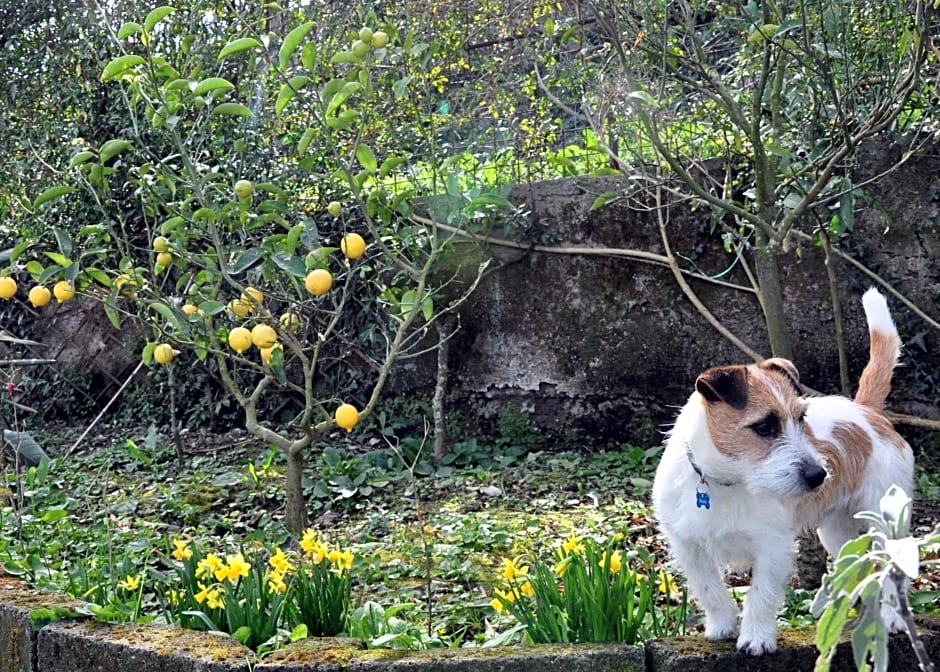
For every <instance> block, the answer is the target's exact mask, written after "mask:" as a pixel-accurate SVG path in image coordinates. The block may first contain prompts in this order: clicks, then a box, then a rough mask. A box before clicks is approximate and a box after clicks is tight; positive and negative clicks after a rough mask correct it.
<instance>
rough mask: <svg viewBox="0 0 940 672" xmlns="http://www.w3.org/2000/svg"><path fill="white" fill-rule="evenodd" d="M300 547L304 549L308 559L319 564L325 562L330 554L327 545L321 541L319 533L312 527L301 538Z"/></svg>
mask: <svg viewBox="0 0 940 672" xmlns="http://www.w3.org/2000/svg"><path fill="white" fill-rule="evenodd" d="M300 548H301V549H302V550H303V552H304V555H305V556H306V557H307V559H308V560H310V561H312V562H313V563H314V564H317V565H319V564H320V563H321V562H323V561H324V560H325V559H326V558H327V555H328V554H329V550H328V549H327V547H326V545H325V544H324V543H323V542H322V541H320V539H319V538H318V537H317V533H316V532H314V531H313V530H312V529H310V528H307V529H306V530H305V531H304V536H303V538H302V539H301V540H300Z"/></svg>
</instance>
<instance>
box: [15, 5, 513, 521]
mask: <svg viewBox="0 0 940 672" xmlns="http://www.w3.org/2000/svg"><path fill="white" fill-rule="evenodd" d="M311 11H314V9H313V8H311ZM177 16H178V12H177V11H176V10H175V9H174V8H173V7H172V6H169V5H167V6H161V7H158V8H156V9H154V10H152V11H151V12H149V13H148V14H146V15H145V16H142V17H140V18H139V19H138V20H135V21H129V22H127V23H125V24H123V25H119V26H114V27H113V28H114V30H113V32H114V35H115V36H116V38H117V42H116V43H115V44H114V45H112V46H113V48H114V49H115V51H116V52H117V53H116V55H115V56H114V57H113V58H111V59H110V60H109V61H108V62H107V63H106V64H105V65H104V67H103V68H102V72H101V75H100V79H101V81H102V83H103V85H104V86H106V87H109V89H113V90H121V91H122V96H121V98H122V99H123V100H126V101H127V103H128V104H129V105H130V106H131V107H130V110H129V112H130V114H132V115H133V116H134V117H135V118H136V119H139V120H140V122H141V123H140V124H139V128H137V127H135V128H130V129H126V130H125V131H123V133H124V135H122V136H120V137H112V138H99V139H96V140H95V141H94V142H90V141H86V140H83V142H81V143H76V144H75V145H73V146H71V147H70V149H69V152H70V154H71V158H70V177H71V179H70V181H68V182H67V183H63V184H56V185H51V186H49V187H47V189H46V190H45V191H43V192H41V193H40V194H38V195H37V196H36V197H35V199H34V202H33V203H32V206H33V207H34V209H35V212H36V213H38V215H40V216H42V215H43V213H46V212H49V213H50V216H51V212H52V210H53V209H54V208H55V207H58V206H57V205H56V204H58V203H61V202H68V201H69V199H76V198H81V197H82V196H83V195H84V196H85V197H87V198H89V199H91V200H92V202H94V203H96V204H100V205H101V207H103V208H106V209H107V208H109V204H111V203H113V202H114V201H113V199H111V197H110V194H111V193H112V192H113V190H114V189H115V187H119V186H126V187H127V188H128V190H129V191H132V192H133V193H134V194H135V201H134V202H133V204H132V205H133V207H132V208H118V207H111V208H110V209H108V210H107V218H109V221H114V222H117V223H118V225H117V226H110V227H85V228H84V229H82V231H81V232H80V234H79V235H80V236H81V239H80V240H78V239H76V240H74V241H73V240H72V236H71V234H68V233H66V232H65V231H62V232H61V233H57V235H56V243H57V245H56V248H45V249H43V248H40V247H39V246H36V245H34V244H33V245H24V246H21V247H18V248H17V249H16V250H14V253H13V255H12V257H11V260H12V262H13V263H14V264H17V265H20V266H25V267H27V268H26V270H27V271H28V272H29V273H30V275H32V277H33V279H34V280H35V281H36V282H37V283H44V282H47V281H52V280H54V279H64V280H67V281H68V282H69V283H71V286H73V287H75V288H76V289H77V290H78V291H80V292H84V293H86V294H88V295H89V296H94V297H97V298H98V299H99V300H100V301H101V302H102V304H103V306H104V310H105V312H106V314H107V315H108V317H109V318H110V319H111V321H112V322H113V323H114V324H115V325H120V324H122V323H123V322H124V321H126V320H135V321H138V322H139V323H141V324H142V325H143V326H144V327H145V329H147V330H149V331H150V332H151V334H152V337H151V343H150V344H148V345H147V346H146V347H145V348H144V351H143V358H144V361H145V362H147V363H157V364H162V365H166V366H167V367H169V370H171V371H172V369H173V367H175V366H179V365H180V364H181V363H183V362H185V363H186V365H192V364H195V363H198V362H201V361H207V360H209V359H212V360H214V362H215V364H216V365H217V366H216V368H217V371H218V376H219V379H220V383H221V384H222V385H223V386H224V388H225V390H226V391H227V393H228V394H229V395H230V397H231V398H232V399H234V400H235V401H236V402H237V403H238V405H239V406H240V407H241V408H242V410H243V412H244V417H245V426H246V429H247V430H248V431H249V432H250V433H252V434H253V435H255V436H256V437H258V438H260V439H261V440H262V441H264V442H265V443H266V444H273V445H276V446H278V447H279V448H280V449H282V450H283V451H284V453H285V454H286V456H287V465H288V470H287V484H286V495H285V496H286V500H287V507H286V508H287V517H288V520H287V522H288V525H289V527H290V528H291V529H292V530H295V531H298V530H301V529H303V527H304V525H305V522H306V521H305V507H304V502H303V490H302V475H303V469H304V464H305V452H306V451H307V449H308V448H309V447H310V446H311V444H312V443H313V441H314V440H316V439H317V437H320V436H322V435H323V434H325V433H327V432H330V431H334V430H336V429H342V430H346V431H353V430H354V429H355V428H356V427H357V426H359V425H360V424H361V422H362V421H363V420H365V419H366V418H367V417H368V416H369V415H370V414H371V413H372V412H373V410H374V409H375V407H376V404H377V402H378V400H379V398H380V396H381V393H382V391H383V389H384V386H385V384H386V382H387V380H388V378H389V376H390V375H391V373H392V369H393V367H394V365H395V363H396V362H397V361H398V360H399V359H401V358H402V357H406V356H408V355H409V354H411V353H412V352H413V351H416V349H417V348H418V347H419V342H420V338H419V336H420V334H421V333H423V331H424V330H426V329H427V328H428V325H430V324H431V323H432V322H433V321H434V320H436V319H438V318H439V317H440V316H441V315H445V314H447V312H449V311H452V310H454V309H455V308H456V307H457V306H458V305H459V303H460V302H461V301H463V300H464V299H465V298H466V295H467V293H468V292H469V291H470V290H472V288H473V287H474V286H475V282H469V283H467V284H466V286H465V288H464V289H463V290H461V291H456V292H450V293H449V294H446V295H445V294H441V293H439V289H441V287H440V286H438V285H435V282H434V281H433V280H432V278H436V277H437V276H435V275H434V274H433V273H432V271H433V270H434V269H435V268H436V267H437V265H438V263H439V261H440V259H441V257H442V255H444V254H445V253H446V251H447V250H448V248H449V246H450V245H451V244H452V241H453V236H454V235H456V234H454V233H453V230H452V229H447V230H446V231H445V230H443V229H440V228H438V226H437V225H436V224H435V223H434V222H431V223H428V221H427V220H419V219H415V218H413V217H412V207H411V205H410V200H411V198H412V197H414V196H417V195H419V194H418V193H417V192H416V191H415V190H413V189H405V190H402V189H401V187H400V186H399V185H400V183H399V182H398V178H399V177H400V176H402V175H408V174H409V173H408V171H407V168H408V163H409V156H408V155H407V153H406V152H405V151H403V148H397V149H396V148H395V147H393V146H381V147H379V146H371V145H370V144H368V143H367V142H366V140H365V138H366V137H368V135H369V134H368V132H367V131H368V130H369V129H377V128H385V126H386V125H387V123H388V119H387V117H388V115H387V114H383V113H382V106H383V105H386V104H387V102H386V101H389V100H395V101H397V103H396V104H397V105H399V106H401V109H399V110H397V111H396V114H397V115H402V114H407V113H410V114H412V115H414V119H415V123H414V126H415V128H422V129H431V128H432V123H430V122H429V121H428V120H432V121H433V120H437V119H439V116H438V115H437V114H436V113H435V112H434V110H435V109H436V108H435V106H436V104H437V103H436V97H435V96H433V95H428V91H427V90H426V87H427V86H429V83H430V82H431V81H432V80H431V79H430V73H431V72H433V71H434V68H435V63H434V62H433V60H432V59H429V58H428V57H427V54H425V53H424V52H423V51H422V50H421V49H420V48H419V47H418V46H417V44H418V43H419V40H417V38H418V37H419V36H417V35H414V34H411V33H409V34H403V33H401V32H399V30H398V29H397V28H396V26H395V25H393V24H391V23H389V22H387V21H386V22H382V21H379V20H378V18H377V17H376V16H375V15H374V14H369V13H366V14H364V15H363V16H356V15H350V16H349V17H347V18H348V20H349V21H352V22H353V23H348V24H347V25H345V26H337V30H336V34H335V35H334V36H330V35H329V34H326V33H322V32H317V33H316V40H314V32H313V26H314V23H315V21H314V20H313V18H311V17H303V16H298V17H296V18H295V19H293V23H292V24H290V25H289V26H288V27H287V28H286V30H285V31H284V32H283V34H280V35H276V34H274V33H272V32H270V31H267V30H266V31H265V32H264V34H261V33H258V32H254V31H255V30H256V27H257V26H256V24H253V23H251V22H247V21H246V22H244V23H238V22H235V23H233V24H232V25H230V26H219V27H218V29H220V30H224V29H227V30H229V33H228V34H227V36H226V37H225V39H223V40H222V41H221V46H220V47H218V48H215V50H214V53H211V54H206V53H204V52H200V51H198V50H195V49H194V50H186V49H180V48H179V45H180V44H184V43H186V38H187V34H186V31H187V30H190V29H191V26H190V25H189V24H188V23H187V22H186V21H185V20H184V19H183V18H180V19H179V20H177ZM364 25H365V26H366V27H367V28H368V30H366V29H363V26H364ZM189 37H191V36H189ZM206 43H208V44H218V43H219V42H218V36H217V35H214V36H213V37H212V39H209V40H206ZM269 43H270V45H272V46H273V47H274V48H275V50H276V57H275V58H274V59H273V62H271V63H270V64H269V65H267V66H264V67H266V68H267V69H266V70H264V71H262V72H260V73H259V72H257V71H256V69H257V68H258V67H259V65H258V64H259V63H264V62H266V61H263V60H259V59H258V56H259V55H260V54H261V53H266V52H264V50H265V49H266V48H267V47H265V45H266V44H269ZM143 47H146V48H143ZM210 72H211V73H221V74H207V73H210ZM238 72H241V73H244V75H245V76H244V77H242V78H239V77H235V76H228V75H227V73H238ZM253 78H260V80H263V81H264V82H265V83H266V87H265V89H264V90H266V91H269V92H270V95H271V99H270V100H258V98H257V96H258V91H259V88H258V87H257V86H256V85H255V83H254V82H255V79H253ZM135 131H136V133H135ZM427 132H432V131H431V130H427ZM191 138H200V139H201V140H202V141H203V145H204V146H211V147H218V148H220V149H219V150H218V151H217V152H216V153H201V154H200V150H199V149H198V147H199V146H201V145H199V143H195V142H192V141H191V140H190V139H191ZM272 144H273V145H275V146H282V147H286V148H288V151H287V152H286V153H285V154H284V155H282V156H279V157H278V158H277V160H276V161H266V160H265V158H264V157H266V156H267V154H268V153H269V151H270V147H271V146H272ZM117 166H120V167H121V168H122V169H125V170H126V172H124V173H119V172H118V170H117ZM121 175H123V180H124V181H123V182H120V181H118V180H119V179H120V178H119V176H121ZM115 181H117V182H116V183H113V182H115ZM487 205H491V206H493V207H498V205H499V204H498V203H495V202H488V204H487ZM128 213H131V214H128ZM134 213H138V214H136V215H134ZM132 216H137V219H136V220H134V221H133V224H132V223H131V221H130V219H129V218H130V217H132ZM138 231H142V232H144V233H143V234H140V239H138V238H136V237H135V236H137V235H138V234H137V233H136V232H138ZM367 251H368V254H366V253H367ZM50 260H51V261H52V262H53V263H48V262H49V261H50ZM481 271H482V266H480V265H478V264H476V263H474V265H473V266H472V268H471V269H470V272H471V277H476V278H477V279H478V278H479V273H480V272H481ZM442 282H443V283H444V284H446V280H445V281H442ZM0 290H3V287H2V286H0ZM7 291H9V290H7ZM14 291H15V290H14ZM46 291H48V290H46ZM415 306H420V308H421V309H420V310H416V309H414V307H415ZM351 344H352V345H354V346H355V347H356V348H359V349H362V350H364V351H367V352H369V353H370V355H369V358H370V360H371V361H374V362H376V364H375V366H374V367H367V368H366V369H363V368H362V366H361V363H358V362H352V361H350V360H348V357H347V356H346V353H348V351H349V349H350V345H351ZM324 361H331V362H336V363H339V366H335V365H334V366H331V367H329V368H324V367H323V362H324ZM288 393H289V396H288V397H287V398H289V399H302V400H303V401H302V403H301V404H300V408H299V413H298V415H297V417H296V420H295V422H293V423H291V425H289V426H288V425H285V426H280V425H278V424H277V423H275V422H273V421H272V420H270V419H267V418H265V417H263V416H262V414H261V409H262V408H263V407H264V406H263V405H262V404H261V400H262V399H264V398H265V397H266V396H267V395H277V394H288ZM330 409H335V411H333V412H331V410H330Z"/></svg>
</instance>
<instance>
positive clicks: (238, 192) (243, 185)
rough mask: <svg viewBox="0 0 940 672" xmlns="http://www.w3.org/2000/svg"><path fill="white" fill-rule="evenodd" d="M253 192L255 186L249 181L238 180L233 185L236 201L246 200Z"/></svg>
mask: <svg viewBox="0 0 940 672" xmlns="http://www.w3.org/2000/svg"><path fill="white" fill-rule="evenodd" d="M254 191H255V185H254V184H253V183H252V181H251V180H239V181H238V182H236V183H235V196H236V197H237V198H238V199H244V198H248V197H249V196H251V195H252V194H253V193H254Z"/></svg>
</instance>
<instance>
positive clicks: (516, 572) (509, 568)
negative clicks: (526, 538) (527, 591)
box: [502, 558, 529, 581]
mask: <svg viewBox="0 0 940 672" xmlns="http://www.w3.org/2000/svg"><path fill="white" fill-rule="evenodd" d="M528 573H529V568H528V567H526V566H520V565H517V564H516V561H515V560H510V559H508V558H505V559H503V571H502V576H503V578H504V579H506V580H507V581H515V580H516V579H517V578H519V577H522V576H525V575H526V574H528Z"/></svg>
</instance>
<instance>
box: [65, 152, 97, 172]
mask: <svg viewBox="0 0 940 672" xmlns="http://www.w3.org/2000/svg"><path fill="white" fill-rule="evenodd" d="M93 158H95V153H94V152H89V151H88V150H87V149H86V150H84V151H81V152H79V153H78V154H76V155H75V156H73V157H72V158H71V159H70V160H69V168H74V167H75V166H80V165H82V164H83V163H85V162H86V161H88V160H89V159H93Z"/></svg>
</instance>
